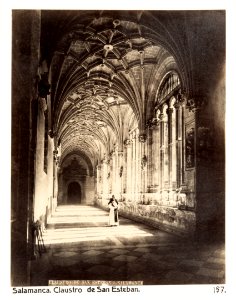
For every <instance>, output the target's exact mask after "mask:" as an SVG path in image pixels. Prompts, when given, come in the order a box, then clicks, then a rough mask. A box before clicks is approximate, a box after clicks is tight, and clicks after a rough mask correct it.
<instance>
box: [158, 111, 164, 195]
mask: <svg viewBox="0 0 236 300" xmlns="http://www.w3.org/2000/svg"><path fill="white" fill-rule="evenodd" d="M163 117H164V116H163V113H161V114H160V115H159V120H160V181H159V182H160V191H163V188H164V151H165V145H164V121H163Z"/></svg>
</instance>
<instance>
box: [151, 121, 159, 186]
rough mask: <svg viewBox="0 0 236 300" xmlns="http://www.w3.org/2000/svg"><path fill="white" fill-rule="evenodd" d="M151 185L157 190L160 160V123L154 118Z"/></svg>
mask: <svg viewBox="0 0 236 300" xmlns="http://www.w3.org/2000/svg"><path fill="white" fill-rule="evenodd" d="M151 128H152V187H153V192H157V190H158V186H159V172H160V169H159V162H160V124H159V120H157V119H155V120H154V121H153V123H152V127H151Z"/></svg>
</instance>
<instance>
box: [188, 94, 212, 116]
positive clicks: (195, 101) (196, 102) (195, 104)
mask: <svg viewBox="0 0 236 300" xmlns="http://www.w3.org/2000/svg"><path fill="white" fill-rule="evenodd" d="M206 103H207V101H206V98H205V97H204V96H194V97H193V98H190V99H187V105H186V107H187V108H188V109H189V110H190V111H193V112H194V111H197V110H199V109H201V108H202V107H203V106H204V105H206Z"/></svg>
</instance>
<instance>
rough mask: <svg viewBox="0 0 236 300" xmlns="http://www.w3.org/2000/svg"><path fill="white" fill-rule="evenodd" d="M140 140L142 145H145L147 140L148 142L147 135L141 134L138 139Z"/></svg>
mask: <svg viewBox="0 0 236 300" xmlns="http://www.w3.org/2000/svg"><path fill="white" fill-rule="evenodd" d="M138 139H139V142H140V143H145V142H146V140H147V135H146V134H145V133H144V134H140V135H139V137H138Z"/></svg>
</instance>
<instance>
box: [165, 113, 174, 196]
mask: <svg viewBox="0 0 236 300" xmlns="http://www.w3.org/2000/svg"><path fill="white" fill-rule="evenodd" d="M167 114H168V178H169V187H168V188H169V190H170V191H171V190H172V164H173V163H174V162H173V161H172V158H173V157H172V153H173V149H172V147H173V139H172V138H173V135H172V127H173V124H172V114H173V108H171V107H169V108H168V110H167Z"/></svg>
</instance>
